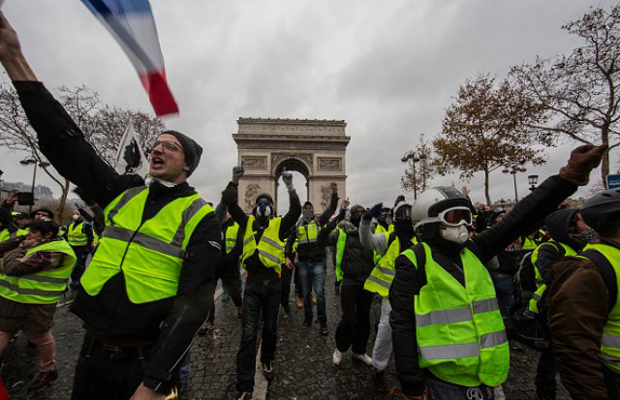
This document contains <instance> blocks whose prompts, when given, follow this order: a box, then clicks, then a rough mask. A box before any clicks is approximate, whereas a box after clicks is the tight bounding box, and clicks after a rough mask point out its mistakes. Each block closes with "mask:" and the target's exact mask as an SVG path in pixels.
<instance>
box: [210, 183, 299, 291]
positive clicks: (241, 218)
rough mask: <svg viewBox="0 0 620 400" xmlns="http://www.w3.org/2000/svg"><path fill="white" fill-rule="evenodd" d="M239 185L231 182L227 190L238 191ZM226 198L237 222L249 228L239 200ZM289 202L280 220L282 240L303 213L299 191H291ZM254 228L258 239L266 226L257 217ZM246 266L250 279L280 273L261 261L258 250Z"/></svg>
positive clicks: (268, 276)
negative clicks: (231, 200)
mask: <svg viewBox="0 0 620 400" xmlns="http://www.w3.org/2000/svg"><path fill="white" fill-rule="evenodd" d="M237 186H238V185H237V184H235V183H233V182H229V183H228V186H227V187H226V190H234V191H236V190H237ZM235 198H236V197H235ZM225 200H226V199H225V198H224V197H222V202H223V203H225V204H226V205H227V206H228V212H229V213H230V215H231V216H232V217H233V219H234V220H235V222H236V223H238V224H239V226H240V227H241V228H243V229H247V225H248V220H249V217H248V216H247V215H246V214H245V212H244V211H243V210H242V209H241V207H239V203H238V202H237V201H233V202H226V201H225ZM289 202H290V203H289V204H290V205H289V210H288V212H287V213H286V215H285V216H284V217H282V221H281V222H280V232H279V236H280V240H282V241H284V240H285V239H286V238H287V236H288V232H289V230H290V229H291V228H292V227H293V225H295V222H297V219H298V218H299V214H301V204H300V203H299V196H297V192H295V191H292V192H289ZM252 229H254V232H255V233H254V237H255V239H256V240H257V241H258V240H260V238H261V237H262V236H263V233H264V232H265V229H266V226H265V227H261V226H260V224H259V223H258V220H257V219H255V220H254V224H253V226H252ZM242 251H243V249H242ZM244 268H245V270H246V271H247V272H248V279H254V278H256V279H272V278H276V277H278V273H277V272H276V270H275V269H273V268H267V267H265V265H264V264H263V263H262V262H261V261H260V258H259V257H258V251H257V252H255V253H254V254H253V255H252V256H250V257H249V258H248V259H247V260H246V261H245V266H244Z"/></svg>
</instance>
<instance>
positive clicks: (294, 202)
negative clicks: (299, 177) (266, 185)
mask: <svg viewBox="0 0 620 400" xmlns="http://www.w3.org/2000/svg"><path fill="white" fill-rule="evenodd" d="M282 180H283V181H284V184H285V185H286V190H287V191H288V196H289V202H290V203H289V209H288V212H287V213H286V215H285V216H284V217H282V223H281V224H280V239H282V240H284V239H286V236H287V235H288V231H289V229H291V228H292V227H293V225H295V224H296V223H297V220H298V219H299V216H300V215H301V204H300V203H299V196H297V192H296V191H295V186H293V174H292V173H291V172H290V171H285V172H284V173H283V174H282Z"/></svg>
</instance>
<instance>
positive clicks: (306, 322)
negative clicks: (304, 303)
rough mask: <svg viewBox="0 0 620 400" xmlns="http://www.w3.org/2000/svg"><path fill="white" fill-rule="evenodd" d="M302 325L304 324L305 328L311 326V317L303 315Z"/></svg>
mask: <svg viewBox="0 0 620 400" xmlns="http://www.w3.org/2000/svg"><path fill="white" fill-rule="evenodd" d="M302 325H303V326H305V327H306V328H310V327H311V326H312V317H310V318H305V317H304V322H303V323H302Z"/></svg>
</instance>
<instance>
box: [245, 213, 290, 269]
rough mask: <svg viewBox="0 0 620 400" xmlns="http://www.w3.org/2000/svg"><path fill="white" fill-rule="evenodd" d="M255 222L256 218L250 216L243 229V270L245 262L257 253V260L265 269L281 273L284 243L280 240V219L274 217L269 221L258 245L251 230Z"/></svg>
mask: <svg viewBox="0 0 620 400" xmlns="http://www.w3.org/2000/svg"><path fill="white" fill-rule="evenodd" d="M255 220H256V218H254V216H253V215H250V217H249V218H248V224H247V226H246V228H245V235H244V236H243V254H242V256H241V261H242V263H243V267H244V268H245V260H247V259H248V258H250V257H251V256H252V255H253V254H254V253H256V252H257V251H258V258H259V259H260V261H261V262H262V263H263V265H264V266H265V267H267V268H273V269H274V270H275V271H276V272H277V273H278V274H279V273H280V272H281V271H282V264H284V242H283V241H282V240H280V224H281V223H282V218H280V217H275V218H271V219H270V220H269V225H268V226H267V229H265V231H264V232H263V236H261V238H260V241H259V243H256V237H255V236H254V235H255V233H256V232H254V228H253V226H254V221H255Z"/></svg>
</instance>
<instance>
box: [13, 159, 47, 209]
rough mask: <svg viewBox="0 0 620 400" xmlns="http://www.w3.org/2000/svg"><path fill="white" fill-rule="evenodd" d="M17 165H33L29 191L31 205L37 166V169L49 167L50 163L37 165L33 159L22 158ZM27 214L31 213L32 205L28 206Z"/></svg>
mask: <svg viewBox="0 0 620 400" xmlns="http://www.w3.org/2000/svg"><path fill="white" fill-rule="evenodd" d="M19 163H20V164H21V165H29V164H34V171H33V172H32V189H31V192H32V203H34V185H35V183H36V180H37V164H38V166H39V167H49V166H50V163H48V162H39V163H37V160H36V159H35V158H34V157H28V158H24V159H23V160H21V161H20V162H19ZM28 212H29V213H32V204H30V205H29V206H28Z"/></svg>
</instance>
